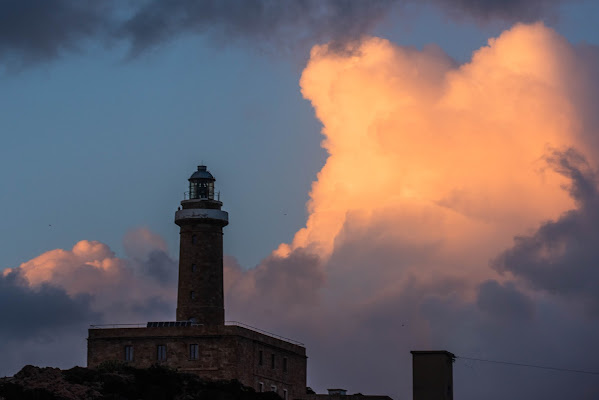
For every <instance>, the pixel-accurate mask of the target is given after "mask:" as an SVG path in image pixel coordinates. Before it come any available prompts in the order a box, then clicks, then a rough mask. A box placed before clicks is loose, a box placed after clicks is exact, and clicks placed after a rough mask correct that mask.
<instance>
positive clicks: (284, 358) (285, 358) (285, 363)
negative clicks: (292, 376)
mask: <svg viewBox="0 0 599 400" xmlns="http://www.w3.org/2000/svg"><path fill="white" fill-rule="evenodd" d="M283 372H287V357H283Z"/></svg>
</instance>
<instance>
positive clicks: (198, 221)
mask: <svg viewBox="0 0 599 400" xmlns="http://www.w3.org/2000/svg"><path fill="white" fill-rule="evenodd" d="M214 182H215V179H214V177H213V176H212V174H211V173H210V172H209V171H208V170H207V169H206V166H203V165H201V166H199V167H198V170H197V171H195V172H194V173H193V175H191V177H190V178H189V192H188V195H187V196H185V197H186V198H185V199H184V200H183V201H181V207H180V208H179V210H178V211H177V212H176V213H175V223H176V224H177V225H179V227H180V228H181V230H180V235H181V236H180V252H179V281H178V292H177V315H176V321H169V322H148V324H147V326H145V327H117V328H112V327H111V328H106V327H100V326H96V327H92V328H91V329H89V333H88V347H87V364H88V367H91V368H93V367H97V366H98V365H100V364H101V363H102V362H105V361H122V362H127V363H129V364H131V365H132V366H135V367H141V368H143V367H149V366H150V365H153V364H162V365H167V366H170V367H175V368H178V369H179V370H180V371H184V372H191V373H195V374H198V375H199V376H201V377H204V378H208V379H237V380H239V381H240V382H241V383H243V384H244V385H247V386H251V387H253V388H255V389H256V390H257V391H274V392H276V393H278V394H279V395H280V396H281V397H282V398H283V399H305V398H306V360H307V357H306V349H305V347H304V346H303V345H302V344H301V343H298V342H293V341H290V340H289V339H285V338H281V337H277V336H276V335H272V334H268V333H266V332H262V331H259V330H256V329H255V328H251V327H248V326H242V325H240V324H234V325H228V324H225V309H224V293H223V227H225V226H226V225H227V224H228V220H229V216H228V213H227V212H226V211H223V210H222V209H221V207H222V202H221V201H220V200H219V198H218V196H216V198H215V191H214Z"/></svg>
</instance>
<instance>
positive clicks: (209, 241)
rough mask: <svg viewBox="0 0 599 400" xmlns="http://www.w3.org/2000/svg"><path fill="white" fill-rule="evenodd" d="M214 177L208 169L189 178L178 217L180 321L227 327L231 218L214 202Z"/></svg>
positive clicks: (218, 202) (199, 170)
mask: <svg viewBox="0 0 599 400" xmlns="http://www.w3.org/2000/svg"><path fill="white" fill-rule="evenodd" d="M214 181H215V179H214V177H213V176H212V174H211V173H210V172H209V171H208V170H207V169H206V166H205V165H200V166H198V170H197V171H195V172H194V173H193V175H191V177H190V178H189V193H188V196H186V199H184V200H183V201H181V208H180V209H179V210H178V211H177V212H176V213H175V223H176V224H177V225H179V226H180V227H181V233H180V234H181V236H180V238H179V240H180V250H179V290H178V294H177V321H192V322H194V323H198V324H202V325H224V323H225V306H224V296H223V227H225V226H226V225H227V224H228V223H229V214H228V213H227V212H226V211H223V210H221V207H222V205H223V203H221V202H220V201H219V200H218V199H215V198H214Z"/></svg>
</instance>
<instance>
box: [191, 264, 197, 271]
mask: <svg viewBox="0 0 599 400" xmlns="http://www.w3.org/2000/svg"><path fill="white" fill-rule="evenodd" d="M197 270H198V266H197V265H195V264H191V272H196V271H197Z"/></svg>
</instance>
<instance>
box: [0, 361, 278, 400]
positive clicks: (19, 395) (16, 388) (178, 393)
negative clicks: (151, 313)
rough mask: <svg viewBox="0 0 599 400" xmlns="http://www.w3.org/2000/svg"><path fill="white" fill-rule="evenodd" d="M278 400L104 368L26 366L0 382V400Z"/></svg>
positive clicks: (231, 384) (178, 377)
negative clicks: (65, 368)
mask: <svg viewBox="0 0 599 400" xmlns="http://www.w3.org/2000/svg"><path fill="white" fill-rule="evenodd" d="M99 399H106V400H200V399H203V400H208V399H210V400H234V399H240V400H269V399H270V400H280V399H281V398H280V397H279V396H278V395H277V394H275V393H271V392H267V393H256V392H255V391H254V389H252V388H249V387H247V386H243V385H242V384H241V383H239V382H238V381H207V380H203V379H201V378H199V377H198V376H196V375H192V374H186V373H180V372H177V371H176V370H174V369H171V368H167V367H162V366H153V367H151V368H148V369H137V368H132V367H130V366H128V365H126V364H124V363H117V362H115V363H105V364H102V365H101V366H100V367H98V368H97V369H88V368H82V367H74V368H71V369H69V370H65V371H61V370H60V369H58V368H39V367H34V366H31V365H27V366H25V367H24V368H23V369H22V370H21V371H19V372H18V373H17V374H16V375H15V376H14V377H8V378H2V379H0V400H99Z"/></svg>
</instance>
